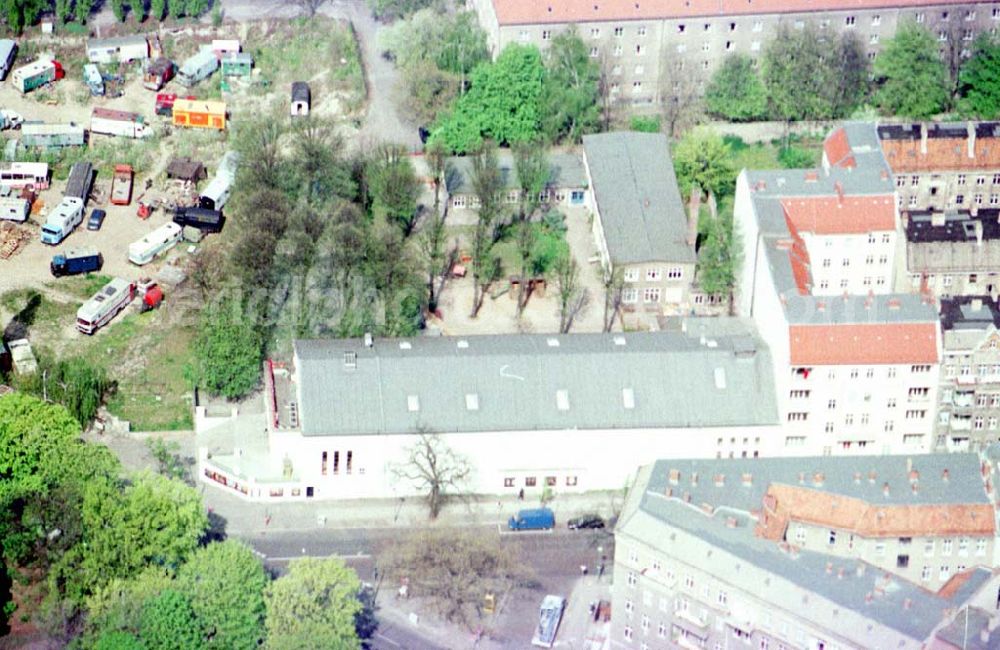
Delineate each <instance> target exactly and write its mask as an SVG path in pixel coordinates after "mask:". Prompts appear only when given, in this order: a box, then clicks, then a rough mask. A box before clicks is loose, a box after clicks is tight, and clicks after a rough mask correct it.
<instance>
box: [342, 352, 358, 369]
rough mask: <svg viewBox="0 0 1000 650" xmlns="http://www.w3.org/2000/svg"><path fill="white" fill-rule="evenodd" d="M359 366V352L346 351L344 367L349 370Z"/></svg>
mask: <svg viewBox="0 0 1000 650" xmlns="http://www.w3.org/2000/svg"><path fill="white" fill-rule="evenodd" d="M357 367H358V353H357V352H345V353H344V368H346V369H348V370H354V369H355V368H357Z"/></svg>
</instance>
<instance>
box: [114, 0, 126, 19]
mask: <svg viewBox="0 0 1000 650" xmlns="http://www.w3.org/2000/svg"><path fill="white" fill-rule="evenodd" d="M111 13H113V14H114V15H115V20H117V21H118V22H120V23H123V22H125V0H111Z"/></svg>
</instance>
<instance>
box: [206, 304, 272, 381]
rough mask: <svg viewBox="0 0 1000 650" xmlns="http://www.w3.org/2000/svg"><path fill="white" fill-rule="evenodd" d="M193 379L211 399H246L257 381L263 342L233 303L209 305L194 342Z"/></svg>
mask: <svg viewBox="0 0 1000 650" xmlns="http://www.w3.org/2000/svg"><path fill="white" fill-rule="evenodd" d="M194 350H195V361H196V365H195V367H194V368H192V369H191V370H192V373H191V374H192V375H193V376H192V379H194V380H196V381H197V382H198V383H199V384H201V385H202V386H204V387H205V388H206V389H207V390H208V391H209V392H210V393H212V394H213V395H223V396H225V397H228V398H236V397H242V396H243V395H246V394H247V393H249V392H250V391H251V390H253V389H254V387H256V386H257V383H258V382H259V381H260V373H261V366H260V363H261V359H262V354H263V341H262V340H261V335H260V332H259V330H258V328H257V327H256V326H255V324H254V322H253V320H252V319H250V318H247V317H246V316H245V314H244V313H243V309H242V307H241V306H240V304H239V303H238V302H237V301H235V300H231V299H229V300H222V301H220V302H218V303H213V304H209V305H208V306H207V307H206V309H205V310H204V311H203V312H202V317H201V326H200V328H199V329H198V336H197V337H196V338H195V341H194Z"/></svg>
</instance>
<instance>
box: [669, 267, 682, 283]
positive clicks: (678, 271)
mask: <svg viewBox="0 0 1000 650" xmlns="http://www.w3.org/2000/svg"><path fill="white" fill-rule="evenodd" d="M683 275H684V269H682V268H681V267H679V266H671V267H670V268H669V269H667V278H669V279H671V280H680V279H681V277H682V276H683Z"/></svg>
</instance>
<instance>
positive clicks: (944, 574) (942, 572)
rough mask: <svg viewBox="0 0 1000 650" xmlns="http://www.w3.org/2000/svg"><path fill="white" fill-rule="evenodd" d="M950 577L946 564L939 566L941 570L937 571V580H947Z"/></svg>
mask: <svg viewBox="0 0 1000 650" xmlns="http://www.w3.org/2000/svg"><path fill="white" fill-rule="evenodd" d="M950 577H951V567H949V566H948V565H947V564H943V565H941V568H940V569H938V580H947V579H948V578H950Z"/></svg>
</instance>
